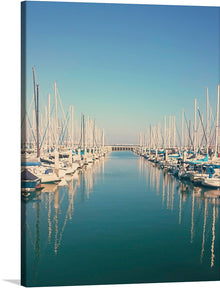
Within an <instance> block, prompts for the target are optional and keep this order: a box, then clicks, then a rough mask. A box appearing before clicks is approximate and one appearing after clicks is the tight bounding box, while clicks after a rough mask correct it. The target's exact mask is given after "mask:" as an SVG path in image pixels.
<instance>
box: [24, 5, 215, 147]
mask: <svg viewBox="0 0 220 288" xmlns="http://www.w3.org/2000/svg"><path fill="white" fill-rule="evenodd" d="M26 11H27V14H26V16H27V31H26V33H27V34H26V45H27V46H26V48H27V50H26V55H27V66H26V67H27V99H28V101H27V102H28V103H29V102H30V99H31V98H32V94H33V85H32V70H31V69H32V67H33V66H34V67H35V70H36V74H37V77H38V81H39V85H40V90H41V103H43V100H42V98H44V99H45V100H44V101H45V102H44V103H46V101H47V95H48V93H51V94H53V83H54V81H56V82H57V86H58V89H59V92H60V95H61V97H62V102H63V105H64V108H65V109H66V111H67V109H68V105H69V104H72V105H74V108H75V111H76V116H77V117H80V114H81V113H82V112H83V113H84V114H85V115H89V116H90V117H95V118H96V120H97V123H98V125H99V126H100V127H104V128H105V131H106V136H107V139H108V142H111V143H136V142H137V138H138V134H139V131H140V130H142V131H144V130H145V128H146V127H149V124H150V123H151V124H152V125H156V124H157V123H158V122H161V123H162V121H163V117H164V115H167V116H168V115H171V114H172V115H176V116H177V118H178V119H180V118H181V116H180V114H181V109H182V108H184V109H185V111H186V114H187V116H188V118H190V119H193V109H194V108H193V105H194V98H195V97H196V98H197V99H198V103H199V106H200V107H201V110H202V112H204V114H205V101H206V99H205V95H206V91H205V88H206V87H207V86H208V87H209V92H210V98H211V104H212V106H213V108H214V104H215V103H216V96H217V84H219V83H220V81H219V69H220V61H219V51H220V50H219V49H220V47H219V43H220V40H219V34H220V26H219V24H220V20H219V15H220V12H219V8H215V7H180V6H150V5H125V4H122V5H119V4H116V5H114V4H86V3H63V2H60V3H59V2H27V10H26Z"/></svg>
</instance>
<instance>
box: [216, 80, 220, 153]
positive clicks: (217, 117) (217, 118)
mask: <svg viewBox="0 0 220 288" xmlns="http://www.w3.org/2000/svg"><path fill="white" fill-rule="evenodd" d="M219 90H220V85H218V96H217V111H216V132H215V156H216V154H217V152H218V122H219Z"/></svg>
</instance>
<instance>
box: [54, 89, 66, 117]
mask: <svg viewBox="0 0 220 288" xmlns="http://www.w3.org/2000/svg"><path fill="white" fill-rule="evenodd" d="M56 89H57V94H58V98H59V102H60V107H61V110H62V113H63V117H64V119H65V120H66V116H65V112H64V109H63V104H62V101H61V98H60V93H59V90H58V88H57V87H56Z"/></svg>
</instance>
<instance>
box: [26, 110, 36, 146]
mask: <svg viewBox="0 0 220 288" xmlns="http://www.w3.org/2000/svg"><path fill="white" fill-rule="evenodd" d="M27 118H28V123H29V125H30V128H31V132H32V134H33V137H34V141H35V144H37V141H36V138H35V136H34V131H33V128H32V126H31V121H30V119H29V117H28V115H27Z"/></svg>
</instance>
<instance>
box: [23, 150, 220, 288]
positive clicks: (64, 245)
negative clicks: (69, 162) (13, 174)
mask: <svg viewBox="0 0 220 288" xmlns="http://www.w3.org/2000/svg"><path fill="white" fill-rule="evenodd" d="M67 180H68V181H67V186H64V187H58V186H54V185H50V186H47V187H45V189H44V190H43V191H42V192H40V193H37V194H33V195H32V197H31V198H30V199H26V200H24V199H23V201H22V205H23V208H25V216H26V221H25V220H24V223H25V227H24V229H23V230H22V233H23V234H22V235H23V243H24V244H25V247H26V255H24V257H25V259H26V261H25V267H24V269H25V271H26V273H24V274H25V275H23V277H25V280H26V285H27V286H56V285H82V284H107V283H108V284H113V283H143V282H167V281H169V282H170V281H175V282H176V281H199V280H203V281H205V280H220V245H219V244H220V225H219V222H220V221H219V217H220V211H219V210H220V202H219V198H213V197H206V196H208V195H207V194H208V193H207V192H208V190H202V191H201V189H200V188H198V187H193V186H192V185H191V184H190V183H187V182H184V183H183V182H179V181H178V180H177V179H175V178H173V176H171V175H168V174H165V173H164V171H163V170H160V169H158V168H157V167H154V165H153V164H152V163H149V162H148V161H147V160H145V159H143V158H139V157H138V156H136V155H134V154H133V153H132V152H129V151H123V152H112V153H111V154H109V155H108V156H107V157H106V158H105V159H101V160H99V161H97V162H96V163H94V164H92V165H91V166H88V167H87V168H86V169H84V170H82V171H81V172H80V173H79V174H78V175H75V176H74V177H73V178H72V179H67ZM209 196H212V192H210V193H209Z"/></svg>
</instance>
